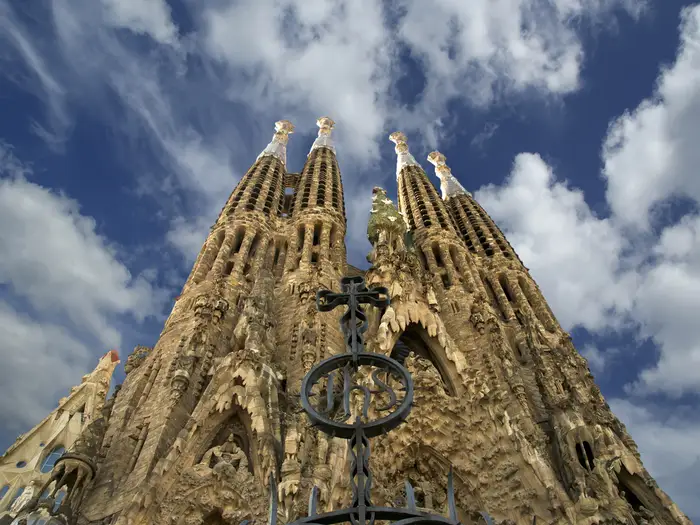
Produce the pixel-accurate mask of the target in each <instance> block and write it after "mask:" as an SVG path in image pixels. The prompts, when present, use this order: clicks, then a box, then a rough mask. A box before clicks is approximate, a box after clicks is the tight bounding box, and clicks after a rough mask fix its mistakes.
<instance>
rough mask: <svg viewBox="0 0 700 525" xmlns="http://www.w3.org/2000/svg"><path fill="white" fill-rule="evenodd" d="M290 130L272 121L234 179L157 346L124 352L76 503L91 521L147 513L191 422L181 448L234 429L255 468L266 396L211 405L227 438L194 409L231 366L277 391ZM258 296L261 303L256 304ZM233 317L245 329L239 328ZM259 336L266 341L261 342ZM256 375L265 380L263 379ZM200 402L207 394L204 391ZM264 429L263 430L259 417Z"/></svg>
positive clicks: (211, 420)
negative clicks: (276, 304) (106, 420)
mask: <svg viewBox="0 0 700 525" xmlns="http://www.w3.org/2000/svg"><path fill="white" fill-rule="evenodd" d="M293 131H294V126H293V125H292V124H291V123H290V122H288V121H286V120H282V121H279V122H277V123H276V124H275V134H274V136H273V138H272V141H271V142H270V143H269V144H268V145H267V147H265V148H264V150H263V151H262V152H261V153H260V155H259V156H258V157H257V159H256V160H255V162H254V163H253V165H252V166H251V167H250V169H249V170H248V171H247V172H246V174H245V175H244V176H243V178H242V179H241V181H240V182H239V183H238V185H237V187H236V188H235V189H234V191H233V192H232V194H231V196H230V197H229V199H228V201H227V202H226V204H225V206H224V208H223V210H222V211H221V213H220V215H219V217H218V219H217V221H216V223H215V224H214V225H213V226H212V228H211V231H210V233H209V235H208V238H207V239H206V242H205V243H204V246H203V247H202V250H201V252H200V254H199V256H198V257H197V260H196V262H195V264H194V267H193V269H192V272H191V273H190V276H189V278H188V280H187V282H186V283H185V285H184V287H183V290H182V293H181V295H180V296H179V297H178V298H177V300H176V302H175V305H174V307H173V310H172V312H171V314H170V316H169V318H168V320H167V321H166V323H165V327H164V329H163V331H162V333H161V336H160V338H159V339H158V342H157V343H156V345H155V346H154V347H153V349H148V348H144V347H138V348H137V349H136V350H135V352H134V354H133V355H132V356H130V357H129V360H128V362H127V364H128V367H127V369H128V370H127V372H128V373H127V376H126V380H125V381H124V384H123V388H122V389H121V391H120V394H119V396H118V397H117V400H116V403H115V406H114V410H113V416H112V421H113V424H111V425H110V426H109V428H108V429H107V432H106V435H105V438H104V444H103V447H102V448H103V450H104V451H105V460H104V462H103V464H102V466H101V468H100V470H99V472H98V474H97V478H96V480H95V482H94V484H93V489H92V490H91V492H90V494H89V495H88V497H87V498H86V500H85V503H84V505H83V512H84V513H85V515H86V516H89V517H91V518H90V519H92V517H99V519H102V518H103V517H105V516H112V515H120V516H124V519H126V516H127V515H129V516H131V515H134V514H135V513H138V512H141V511H143V510H144V509H145V508H146V509H148V510H149V511H153V509H151V508H150V507H148V503H149V500H144V498H143V494H144V493H148V491H149V490H155V489H153V487H155V486H160V485H159V483H165V482H166V479H168V478H167V476H166V477H165V478H164V477H163V476H165V475H166V471H168V467H169V466H170V465H171V464H172V461H173V454H178V455H179V452H180V447H184V442H183V436H187V435H188V433H189V432H194V427H195V426H197V425H199V429H200V432H205V435H201V436H200V434H199V433H197V434H195V435H193V436H191V439H190V440H189V441H188V442H187V443H188V444H192V446H195V445H196V446H201V447H206V446H220V445H223V442H224V441H225V440H226V439H227V438H228V437H229V435H233V434H232V433H231V432H233V433H235V435H237V436H239V438H240V439H239V441H237V443H238V445H237V446H239V448H240V447H242V449H243V450H245V451H246V452H245V453H246V454H247V456H246V458H247V463H248V467H249V468H250V469H254V468H255V467H256V466H258V465H259V463H258V460H257V459H254V458H253V456H254V455H255V453H256V452H255V450H256V449H255V446H254V444H252V443H251V442H250V441H251V440H250V436H249V434H250V432H252V430H251V428H252V426H254V425H255V424H256V422H255V421H254V420H253V418H254V417H259V413H258V412H256V410H258V409H260V408H264V407H265V406H266V402H265V401H263V400H262V398H260V400H259V405H256V407H257V408H256V409H253V408H250V407H248V408H250V410H249V411H248V412H246V409H245V408H244V406H246V401H244V399H243V398H239V400H238V404H237V405H236V410H234V407H232V406H231V400H230V399H229V401H228V403H227V404H226V409H223V408H219V409H213V410H214V413H215V414H218V416H219V417H222V416H221V413H225V414H226V416H227V418H228V419H227V423H226V425H227V428H229V429H230V432H229V434H227V435H226V436H223V434H222V435H221V436H219V435H218V434H217V435H214V436H210V435H208V434H206V432H208V430H207V428H209V427H208V425H214V426H215V427H216V426H217V425H221V424H222V422H221V421H220V420H219V418H218V417H209V412H207V413H202V412H201V410H204V409H202V408H201V406H202V401H203V396H204V392H205V391H208V390H207V389H208V388H209V390H211V389H212V388H215V387H217V386H220V380H219V378H220V377H222V376H225V377H229V376H231V374H234V373H235V372H236V371H238V373H239V374H241V375H240V376H236V377H239V379H238V380H237V381H244V379H243V378H242V377H243V375H244V373H251V372H245V371H249V370H250V369H251V367H256V368H257V369H258V370H261V367H264V368H265V372H264V374H263V375H264V377H265V378H266V379H264V382H265V383H266V384H265V385H264V387H262V386H261V387H260V388H264V390H265V391H270V390H271V389H272V390H274V389H275V388H276V386H275V385H276V384H277V382H278V381H279V379H280V378H281V377H282V376H281V374H279V373H277V372H276V371H275V370H274V369H273V368H272V367H271V363H270V361H271V359H272V356H271V355H270V354H271V352H272V349H273V348H274V347H275V344H274V332H271V330H273V329H274V326H272V325H273V323H272V322H271V321H270V320H271V319H273V312H272V311H271V310H270V308H271V306H270V303H271V302H272V301H271V298H270V297H269V296H271V294H272V292H273V289H274V280H273V278H272V273H273V272H274V268H272V264H273V260H274V261H275V262H277V261H276V259H278V258H279V255H278V254H275V249H276V239H277V237H278V236H279V234H280V232H283V231H284V221H285V218H284V217H283V211H284V196H285V180H286V177H287V168H286V162H287V158H286V145H287V142H288V138H289V134H290V133H292V132H293ZM265 296H268V298H267V300H261V297H262V298H264V297H265ZM239 321H240V322H244V323H245V327H244V326H243V325H241V326H237V324H238V323H239ZM261 332H262V334H263V335H264V337H267V338H272V339H269V340H264V338H263V340H261ZM256 334H257V335H256ZM222 363H226V364H225V365H223V364H222ZM243 363H247V364H246V365H245V366H244V365H243ZM222 367H223V368H222ZM241 367H243V368H241ZM261 373H262V372H260V371H259V372H258V374H261ZM231 381H232V382H231V383H230V384H228V385H227V386H228V387H230V388H234V387H235V386H236V385H235V381H236V380H234V379H231ZM258 381H263V379H262V376H260V377H259V378H258V379H257V380H256V382H258ZM246 382H247V385H246V386H247V388H248V389H249V390H250V392H249V394H248V397H246V398H245V400H247V401H248V402H250V401H251V400H253V399H254V398H255V396H254V395H253V393H252V392H253V391H256V390H255V389H256V387H255V386H254V385H253V382H251V381H250V380H246ZM251 389H252V390H251ZM258 394H259V395H262V394H260V393H259V392H258ZM232 395H233V394H232ZM206 399H209V400H210V399H211V394H210V397H208V398H206ZM198 407H199V410H200V412H197V409H198ZM209 409H210V407H209V405H207V409H206V410H209ZM233 412H236V413H235V414H234V413H233ZM195 414H198V416H197V417H199V418H200V419H199V422H198V423H196V422H195V421H196V420H195V419H193V418H194V417H195ZM260 424H262V423H260ZM265 425H266V426H265V428H266V432H267V431H268V430H269V428H268V427H269V425H267V421H266V420H265ZM202 427H204V429H202ZM234 427H235V428H238V430H237V431H235V432H234V431H233V430H231V429H233V428H234ZM246 429H247V430H246ZM220 430H221V429H220ZM258 430H262V429H261V428H259V429H258ZM221 432H223V430H221ZM236 432H237V433H236ZM246 432H247V433H246ZM267 437H269V436H267ZM267 437H265V439H267ZM261 439H263V438H262V437H261ZM200 440H202V442H201V443H200ZM221 440H224V441H222V442H221V443H219V441H221ZM212 442H216V443H214V445H211V443H212ZM266 446H267V445H266ZM259 450H260V452H261V453H262V449H259ZM191 453H192V454H193V455H194V459H193V461H195V460H196V461H195V462H197V461H200V460H201V454H203V453H204V452H203V451H199V450H198V449H196V450H193V451H191ZM171 474H172V475H173V476H175V475H176V474H175V473H171ZM115 519H116V518H115Z"/></svg>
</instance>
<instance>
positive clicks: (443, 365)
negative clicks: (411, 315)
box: [395, 323, 461, 396]
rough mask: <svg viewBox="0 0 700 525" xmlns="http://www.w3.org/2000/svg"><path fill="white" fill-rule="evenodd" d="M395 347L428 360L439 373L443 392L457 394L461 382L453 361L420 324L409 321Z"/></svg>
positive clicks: (450, 394) (451, 394)
mask: <svg viewBox="0 0 700 525" xmlns="http://www.w3.org/2000/svg"><path fill="white" fill-rule="evenodd" d="M395 346H396V347H403V351H404V353H409V352H410V353H411V354H413V355H414V356H415V357H416V358H418V359H423V360H425V361H427V362H429V363H430V364H431V365H432V366H433V367H434V368H435V370H436V371H437V373H438V374H439V375H440V378H441V380H442V385H443V387H444V389H445V393H446V394H447V395H449V396H455V395H458V394H459V393H460V391H461V382H460V380H459V376H458V374H457V370H456V368H455V366H454V363H453V362H452V361H451V360H450V359H449V358H448V357H447V354H446V352H445V349H444V348H443V347H442V345H441V344H440V342H439V341H438V340H437V339H436V338H435V337H431V336H430V335H429V334H428V332H427V331H426V330H425V328H423V326H422V325H420V324H417V323H411V324H409V325H408V326H406V329H405V330H404V331H403V332H402V333H401V334H400V335H399V336H398V338H397V341H396V344H395Z"/></svg>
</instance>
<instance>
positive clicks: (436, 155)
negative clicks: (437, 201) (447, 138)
mask: <svg viewBox="0 0 700 525" xmlns="http://www.w3.org/2000/svg"><path fill="white" fill-rule="evenodd" d="M446 160H447V159H446V157H445V156H444V155H443V154H442V153H440V152H439V151H433V152H432V153H431V154H430V155H428V162H430V163H431V164H432V165H433V166H435V175H437V176H438V178H439V179H440V189H441V190H442V199H443V200H447V199H449V198H450V197H454V196H455V195H469V196H470V197H471V195H472V194H471V193H469V192H468V191H467V190H465V189H464V186H462V185H461V184H460V183H459V181H458V180H457V179H456V178H455V176H454V175H452V170H451V169H450V168H449V167H448V166H447V164H445V161H446Z"/></svg>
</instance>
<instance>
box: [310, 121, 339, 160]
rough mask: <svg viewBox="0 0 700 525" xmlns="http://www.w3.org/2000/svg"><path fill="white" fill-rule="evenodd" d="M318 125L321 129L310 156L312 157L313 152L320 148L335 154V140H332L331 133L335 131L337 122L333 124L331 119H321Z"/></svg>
mask: <svg viewBox="0 0 700 525" xmlns="http://www.w3.org/2000/svg"><path fill="white" fill-rule="evenodd" d="M316 125H317V126H318V128H319V129H318V137H317V138H316V140H314V143H313V145H312V146H311V150H310V151H309V155H311V152H312V151H313V150H315V149H316V148H320V147H324V148H328V149H330V150H332V151H333V152H334V153H335V146H334V145H333V140H332V139H331V131H332V130H333V126H335V122H333V120H331V119H330V118H329V117H321V118H320V119H318V120H317V121H316Z"/></svg>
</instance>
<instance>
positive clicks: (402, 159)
mask: <svg viewBox="0 0 700 525" xmlns="http://www.w3.org/2000/svg"><path fill="white" fill-rule="evenodd" d="M389 140H390V141H392V142H393V143H394V144H396V147H395V148H394V151H395V152H396V155H397V157H396V178H397V179H398V178H399V175H400V174H401V170H402V169H404V168H405V167H406V166H418V167H419V168H420V164H418V162H417V161H416V159H415V158H414V157H413V155H411V152H410V151H408V144H406V135H405V134H404V133H402V132H401V131H394V132H393V133H392V134H391V135H389Z"/></svg>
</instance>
